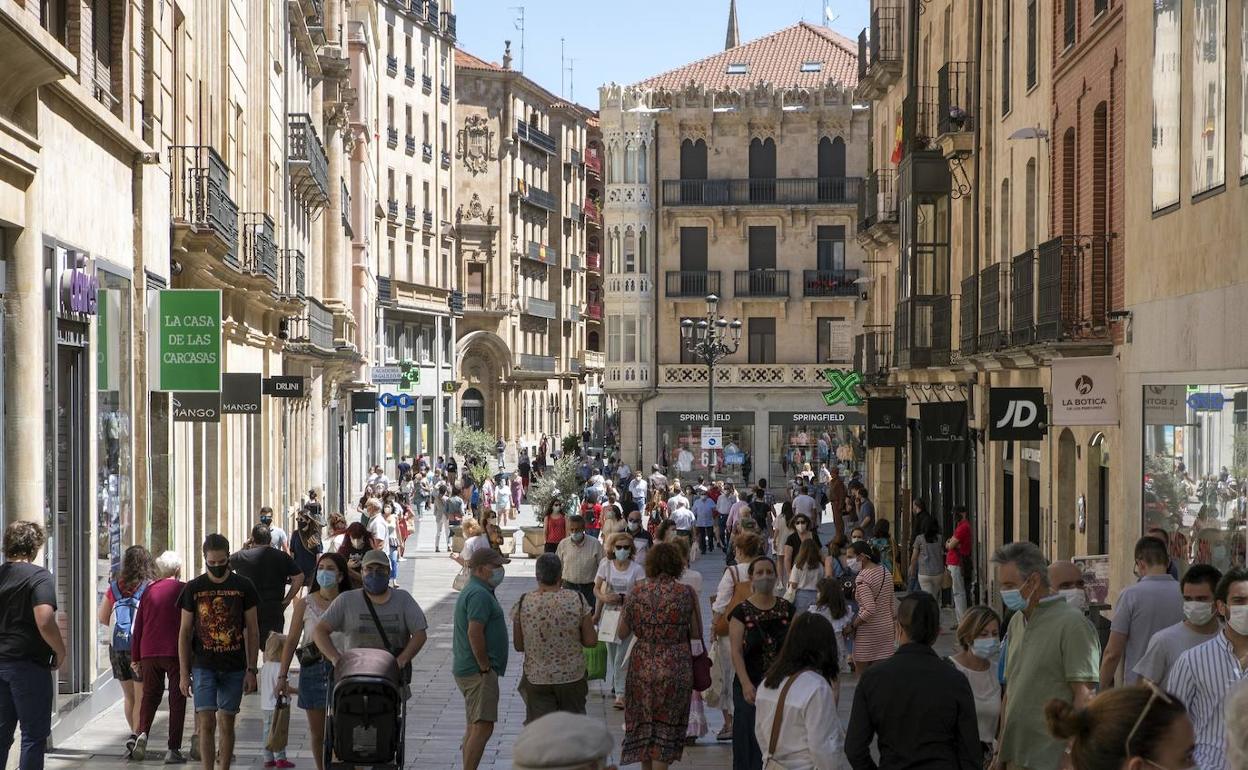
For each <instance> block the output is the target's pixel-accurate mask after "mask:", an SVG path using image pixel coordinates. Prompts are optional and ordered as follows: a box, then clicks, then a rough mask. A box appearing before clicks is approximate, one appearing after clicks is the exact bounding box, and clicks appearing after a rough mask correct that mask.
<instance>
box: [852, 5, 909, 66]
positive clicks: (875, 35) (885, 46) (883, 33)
mask: <svg viewBox="0 0 1248 770" xmlns="http://www.w3.org/2000/svg"><path fill="white" fill-rule="evenodd" d="M901 56H902V35H901V8H899V7H895V6H881V7H879V8H876V9H875V10H874V11H873V12H872V13H871V26H870V27H868V28H867V29H864V30H863V31H862V32H860V33H859V34H858V79H859V80H866V79H867V78H869V77H873V76H875V75H877V74H878V71H879V69H880V65H888V64H898V63H900V62H901Z"/></svg>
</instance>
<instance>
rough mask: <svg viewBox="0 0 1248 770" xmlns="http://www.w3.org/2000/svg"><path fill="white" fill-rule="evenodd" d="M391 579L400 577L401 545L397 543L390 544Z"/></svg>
mask: <svg viewBox="0 0 1248 770" xmlns="http://www.w3.org/2000/svg"><path fill="white" fill-rule="evenodd" d="M390 579H391V580H398V579H399V547H398V546H397V545H392V546H390Z"/></svg>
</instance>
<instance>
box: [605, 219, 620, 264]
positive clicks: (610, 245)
mask: <svg viewBox="0 0 1248 770" xmlns="http://www.w3.org/2000/svg"><path fill="white" fill-rule="evenodd" d="M607 272H608V273H619V272H620V231H619V229H618V228H615V229H612V230H611V232H610V234H609V235H608V236H607Z"/></svg>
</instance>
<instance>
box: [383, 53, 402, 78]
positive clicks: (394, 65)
mask: <svg viewBox="0 0 1248 770" xmlns="http://www.w3.org/2000/svg"><path fill="white" fill-rule="evenodd" d="M386 74H387V75H389V76H391V77H394V76H395V75H397V74H399V57H397V56H394V55H390V56H387V57H386Z"/></svg>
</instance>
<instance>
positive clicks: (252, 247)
mask: <svg viewBox="0 0 1248 770" xmlns="http://www.w3.org/2000/svg"><path fill="white" fill-rule="evenodd" d="M242 225H243V253H242V258H241V260H240V262H241V267H242V269H243V271H244V272H248V273H251V274H252V275H256V276H264V277H265V278H268V279H269V280H270V281H272V282H273V283H274V284H276V283H277V232H276V228H275V227H274V226H273V218H272V217H270V216H269V215H268V214H266V213H264V212H263V211H248V212H244V213H243V215H242Z"/></svg>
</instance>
